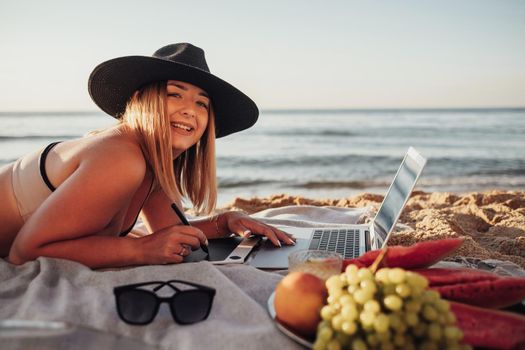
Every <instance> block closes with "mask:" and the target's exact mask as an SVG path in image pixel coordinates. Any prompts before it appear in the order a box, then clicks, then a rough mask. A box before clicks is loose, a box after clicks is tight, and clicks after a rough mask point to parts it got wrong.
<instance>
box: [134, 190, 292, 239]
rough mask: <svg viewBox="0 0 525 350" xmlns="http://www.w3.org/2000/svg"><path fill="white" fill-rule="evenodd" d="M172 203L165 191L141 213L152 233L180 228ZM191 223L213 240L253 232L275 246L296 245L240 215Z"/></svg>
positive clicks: (228, 214)
mask: <svg viewBox="0 0 525 350" xmlns="http://www.w3.org/2000/svg"><path fill="white" fill-rule="evenodd" d="M175 202H176V204H177V205H178V206H179V208H182V205H181V201H180V199H178V200H176V201H175ZM171 203H172V202H171V201H170V199H169V198H168V196H166V194H165V193H164V192H163V191H162V190H158V191H155V192H153V193H152V194H151V195H150V197H149V199H148V201H147V203H146V204H145V205H144V208H143V210H142V214H143V221H144V223H145V224H146V226H147V227H148V230H150V232H152V231H155V230H158V229H162V228H164V227H168V226H170V225H180V220H179V218H178V217H177V215H176V214H175V213H174V212H173V210H172V209H171ZM190 223H191V225H192V226H193V227H196V228H198V229H199V230H200V231H202V232H203V233H204V234H205V235H206V237H207V238H210V239H213V238H224V237H227V236H229V235H230V234H232V233H233V234H236V235H239V236H246V235H251V234H252V233H253V234H260V235H265V236H267V237H268V239H270V240H271V241H272V242H273V244H275V245H276V246H280V245H281V243H280V242H284V244H295V241H294V240H293V239H292V238H290V236H289V235H287V234H286V233H285V232H283V231H281V230H279V229H277V228H275V227H272V226H269V225H266V224H264V223H262V222H260V221H257V220H255V219H252V218H250V217H249V216H248V215H245V214H243V213H240V212H235V211H230V212H226V213H222V214H220V215H215V216H212V217H208V218H204V219H199V220H192V221H191V222H190Z"/></svg>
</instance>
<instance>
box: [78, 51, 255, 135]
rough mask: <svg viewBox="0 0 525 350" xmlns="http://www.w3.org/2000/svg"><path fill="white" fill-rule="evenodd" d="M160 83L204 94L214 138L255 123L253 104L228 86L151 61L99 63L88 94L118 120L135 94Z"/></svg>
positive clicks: (212, 77) (176, 65) (199, 72)
mask: <svg viewBox="0 0 525 350" xmlns="http://www.w3.org/2000/svg"><path fill="white" fill-rule="evenodd" d="M162 80H180V81H184V82H187V83H190V84H193V85H195V86H198V87H199V88H201V89H203V90H204V91H206V92H207V93H208V95H209V96H210V98H211V101H212V104H213V110H214V114H215V136H216V137H217V138H219V137H224V136H226V135H230V134H232V133H235V132H238V131H241V130H244V129H247V128H249V127H251V126H252V125H253V124H255V122H256V121H257V118H258V116H259V110H258V108H257V105H256V104H255V102H253V101H252V100H251V99H250V98H249V97H248V96H246V95H245V94H244V93H243V92H241V91H240V90H238V89H237V88H235V87H234V86H232V85H231V84H229V83H227V82H225V81H224V80H222V79H220V78H218V77H216V76H215V75H213V74H211V73H208V72H206V71H203V70H201V69H198V68H195V67H192V66H188V65H185V64H182V63H177V62H171V61H167V60H163V59H160V58H155V57H147V56H126V57H119V58H115V59H112V60H109V61H106V62H103V63H101V64H99V65H98V66H97V67H96V68H95V69H94V70H93V72H92V73H91V75H90V77H89V81H88V90H89V95H90V96H91V98H92V99H93V101H94V102H95V103H96V104H97V106H99V107H100V108H101V109H102V110H103V111H104V112H106V113H107V114H109V115H111V116H112V117H115V118H118V117H120V116H121V115H122V114H123V113H124V111H125V109H126V104H127V103H128V100H129V98H130V97H131V96H132V95H133V93H134V92H135V91H137V90H138V89H140V88H141V87H142V86H144V85H146V84H149V83H153V82H156V81H162Z"/></svg>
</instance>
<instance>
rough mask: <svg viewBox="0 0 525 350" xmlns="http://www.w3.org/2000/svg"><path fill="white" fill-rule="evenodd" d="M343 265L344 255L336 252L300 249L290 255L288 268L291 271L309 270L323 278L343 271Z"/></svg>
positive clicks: (325, 278) (308, 271)
mask: <svg viewBox="0 0 525 350" xmlns="http://www.w3.org/2000/svg"><path fill="white" fill-rule="evenodd" d="M342 266H343V257H342V256H341V255H340V254H338V253H336V252H329V251H326V250H298V251H296V252H293V253H291V254H290V255H288V269H289V271H290V272H295V271H302V272H307V273H311V274H313V275H316V276H317V277H319V278H321V279H323V280H327V279H328V278H329V277H330V276H333V275H337V274H339V273H341V268H342Z"/></svg>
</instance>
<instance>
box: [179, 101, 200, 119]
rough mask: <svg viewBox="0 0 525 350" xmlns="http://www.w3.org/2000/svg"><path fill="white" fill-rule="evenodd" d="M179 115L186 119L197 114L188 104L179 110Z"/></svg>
mask: <svg viewBox="0 0 525 350" xmlns="http://www.w3.org/2000/svg"><path fill="white" fill-rule="evenodd" d="M181 114H182V115H183V116H186V117H195V116H196V115H197V114H196V111H195V107H194V106H193V105H192V104H190V103H187V104H186V105H185V106H184V107H183V108H182V110H181Z"/></svg>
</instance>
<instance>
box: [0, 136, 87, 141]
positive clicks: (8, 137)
mask: <svg viewBox="0 0 525 350" xmlns="http://www.w3.org/2000/svg"><path fill="white" fill-rule="evenodd" d="M75 137H79V135H0V141H16V140H47V139H50V140H66V139H73V138H75Z"/></svg>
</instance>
